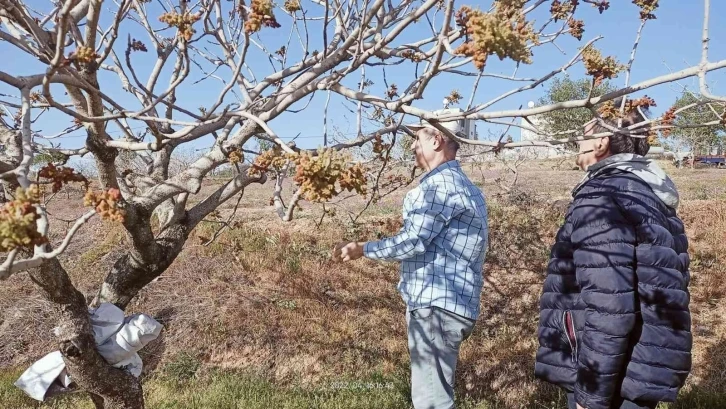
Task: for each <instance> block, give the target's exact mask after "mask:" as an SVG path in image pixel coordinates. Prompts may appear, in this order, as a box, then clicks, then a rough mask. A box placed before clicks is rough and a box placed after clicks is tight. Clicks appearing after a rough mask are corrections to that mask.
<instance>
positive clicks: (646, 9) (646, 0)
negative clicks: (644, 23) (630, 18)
mask: <svg viewBox="0 0 726 409" xmlns="http://www.w3.org/2000/svg"><path fill="white" fill-rule="evenodd" d="M633 4H635V5H636V6H638V7H640V19H641V20H654V19H655V14H653V12H654V11H655V10H656V9H657V8H658V0H633Z"/></svg>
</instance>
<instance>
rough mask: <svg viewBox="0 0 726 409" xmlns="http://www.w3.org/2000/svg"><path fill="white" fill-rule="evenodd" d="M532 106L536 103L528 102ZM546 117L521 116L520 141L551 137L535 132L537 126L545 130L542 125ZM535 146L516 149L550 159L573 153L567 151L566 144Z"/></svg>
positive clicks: (542, 139)
mask: <svg viewBox="0 0 726 409" xmlns="http://www.w3.org/2000/svg"><path fill="white" fill-rule="evenodd" d="M528 106H529V107H530V108H533V107H534V103H533V102H530V103H529V104H528ZM544 121H545V119H544V118H543V117H541V116H530V117H528V118H527V119H524V118H521V119H520V120H519V125H520V128H519V130H520V134H519V140H520V142H528V141H531V142H536V141H546V140H548V139H551V138H550V137H549V136H547V135H540V134H538V133H537V132H535V130H534V129H535V128H536V129H537V130H539V131H540V132H543V131H544V130H543V129H542V126H543V125H544V124H545V123H544ZM534 145H535V144H533V146H532V147H531V148H528V147H523V148H517V149H516V151H517V152H518V153H519V154H524V155H526V156H527V157H529V158H532V159H550V158H559V157H562V156H566V155H569V154H571V153H570V152H567V150H566V149H565V147H564V145H557V146H552V147H543V146H534Z"/></svg>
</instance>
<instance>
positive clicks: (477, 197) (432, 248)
mask: <svg viewBox="0 0 726 409" xmlns="http://www.w3.org/2000/svg"><path fill="white" fill-rule="evenodd" d="M441 125H442V126H444V127H445V128H446V129H447V130H449V131H451V132H453V133H457V132H458V131H459V126H458V123H457V122H447V123H441ZM409 128H412V129H413V130H416V136H415V141H414V143H413V146H412V148H413V150H414V153H415V156H416V165H417V166H419V167H421V168H423V169H424V170H426V171H427V173H426V174H425V175H424V176H423V177H422V178H421V182H420V184H419V186H418V187H416V188H415V189H413V190H411V191H410V192H408V194H407V195H406V198H405V200H404V203H403V215H404V226H403V228H402V229H401V231H400V232H399V233H398V234H397V235H395V236H393V237H389V238H386V239H383V240H380V241H373V242H368V243H360V242H351V243H341V244H339V245H338V246H336V248H335V251H334V253H333V258H334V259H336V260H342V261H350V260H355V259H358V258H360V257H363V256H365V257H367V258H370V259H373V260H381V261H400V262H401V279H400V282H399V284H398V290H399V291H400V293H401V296H402V297H403V300H404V301H405V303H406V306H407V311H406V323H407V326H408V346H409V352H410V355H411V397H412V400H413V406H414V408H415V409H432V408H433V409H449V408H453V407H454V379H455V372H456V364H457V361H458V358H459V348H460V346H461V343H462V342H463V341H464V340H465V339H467V338H468V337H469V336H470V335H471V332H472V330H473V328H474V323H475V321H476V319H477V317H478V315H479V299H480V294H481V289H482V282H483V277H482V272H483V264H484V256H485V253H486V247H487V241H488V225H487V208H486V203H485V199H484V195H483V194H482V192H481V191H480V190H479V188H477V187H476V186H475V185H474V184H473V183H472V182H471V181H470V180H469V178H468V177H467V176H466V175H465V174H464V172H463V171H462V169H461V166H460V165H459V162H458V161H457V160H456V153H457V151H458V149H459V144H458V143H457V142H456V141H454V140H453V139H450V138H448V137H447V136H446V135H445V134H444V133H443V132H441V131H439V130H438V129H436V128H433V127H431V126H428V125H427V126H415V127H414V126H409Z"/></svg>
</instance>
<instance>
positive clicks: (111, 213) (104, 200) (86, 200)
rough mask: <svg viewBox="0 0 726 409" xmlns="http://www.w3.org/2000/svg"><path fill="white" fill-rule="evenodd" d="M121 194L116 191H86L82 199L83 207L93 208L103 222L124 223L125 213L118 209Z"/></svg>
mask: <svg viewBox="0 0 726 409" xmlns="http://www.w3.org/2000/svg"><path fill="white" fill-rule="evenodd" d="M120 202H121V192H120V191H119V190H118V189H109V190H107V191H105V192H104V191H99V192H94V191H92V190H88V191H87V192H86V195H85V196H84V197H83V205H84V206H87V207H95V208H96V212H98V214H99V215H100V216H101V219H103V220H113V221H118V222H123V221H124V215H125V212H124V210H123V209H121V208H120V206H119V203H120Z"/></svg>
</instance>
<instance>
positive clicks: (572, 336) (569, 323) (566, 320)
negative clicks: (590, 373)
mask: <svg viewBox="0 0 726 409" xmlns="http://www.w3.org/2000/svg"><path fill="white" fill-rule="evenodd" d="M562 327H563V328H562V329H563V330H564V332H565V336H566V337H567V341H568V342H569V343H570V350H571V351H572V362H577V357H578V354H577V347H578V345H577V330H576V329H575V321H574V320H573V318H572V312H571V311H565V312H564V313H562Z"/></svg>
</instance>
